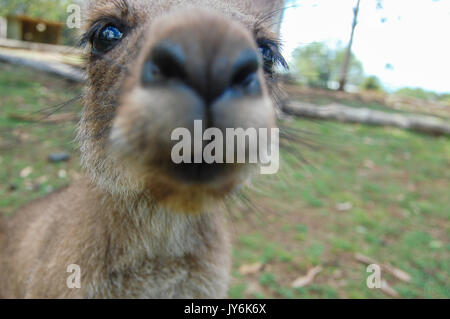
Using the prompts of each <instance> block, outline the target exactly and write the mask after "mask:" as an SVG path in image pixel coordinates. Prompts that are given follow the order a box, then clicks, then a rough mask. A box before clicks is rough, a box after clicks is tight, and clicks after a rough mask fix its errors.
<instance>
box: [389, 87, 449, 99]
mask: <svg viewBox="0 0 450 319" xmlns="http://www.w3.org/2000/svg"><path fill="white" fill-rule="evenodd" d="M395 94H397V95H401V96H405V97H411V98H415V99H420V100H425V101H440V102H445V103H450V93H444V94H439V93H436V92H433V91H427V90H424V89H422V88H409V87H406V88H401V89H399V90H397V91H396V92H395Z"/></svg>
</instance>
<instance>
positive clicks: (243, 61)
mask: <svg viewBox="0 0 450 319" xmlns="http://www.w3.org/2000/svg"><path fill="white" fill-rule="evenodd" d="M259 66H260V60H259V56H258V54H257V53H256V51H254V50H251V49H248V50H245V51H243V52H242V53H241V54H240V55H239V57H238V58H237V60H236V62H235V63H234V65H233V70H232V72H233V73H232V77H231V85H232V86H241V87H243V88H246V87H248V86H250V85H251V84H252V83H254V82H255V81H258V76H257V72H258V69H259Z"/></svg>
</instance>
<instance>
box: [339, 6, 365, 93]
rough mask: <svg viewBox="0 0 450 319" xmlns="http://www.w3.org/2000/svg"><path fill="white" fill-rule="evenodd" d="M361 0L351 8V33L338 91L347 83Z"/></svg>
mask: <svg viewBox="0 0 450 319" xmlns="http://www.w3.org/2000/svg"><path fill="white" fill-rule="evenodd" d="M360 1H361V0H358V2H357V4H356V7H355V8H354V9H353V13H354V15H353V24H352V33H351V35H350V42H349V43H348V47H347V52H346V54H345V60H344V65H343V66H342V71H341V76H340V79H339V89H338V90H339V91H344V90H345V85H346V84H347V75H348V68H349V66H350V59H351V57H352V46H353V37H354V35H355V29H356V25H357V24H358V14H359V4H360Z"/></svg>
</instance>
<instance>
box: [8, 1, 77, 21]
mask: <svg viewBox="0 0 450 319" xmlns="http://www.w3.org/2000/svg"><path fill="white" fill-rule="evenodd" d="M72 2H73V1H70V0H39V1H36V0H0V15H2V16H7V15H22V14H23V15H28V16H31V17H36V18H42V19H47V20H54V21H59V22H64V21H65V20H66V18H67V13H66V8H67V6H68V5H69V4H71V3H72Z"/></svg>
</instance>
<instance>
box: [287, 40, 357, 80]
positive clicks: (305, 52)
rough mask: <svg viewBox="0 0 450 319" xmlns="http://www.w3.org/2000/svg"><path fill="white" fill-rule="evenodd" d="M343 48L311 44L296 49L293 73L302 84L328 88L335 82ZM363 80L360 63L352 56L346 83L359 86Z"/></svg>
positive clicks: (317, 43) (340, 67) (342, 58)
mask: <svg viewBox="0 0 450 319" xmlns="http://www.w3.org/2000/svg"><path fill="white" fill-rule="evenodd" d="M345 53H346V49H345V48H336V49H333V48H330V47H328V46H327V45H326V44H325V43H321V42H313V43H311V44H308V45H306V46H302V47H299V48H297V49H296V50H295V51H294V53H293V58H294V63H293V67H294V72H295V73H296V75H297V76H298V78H299V80H300V82H301V83H302V84H306V85H308V86H311V87H318V88H328V87H329V84H330V82H337V81H338V80H339V75H340V72H341V69H342V64H343V63H344V59H345ZM363 80H364V71H363V67H362V63H361V62H360V61H358V59H356V57H355V56H354V55H353V54H352V57H351V62H350V67H349V72H348V83H349V84H353V85H360V84H361V83H362V82H363Z"/></svg>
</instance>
